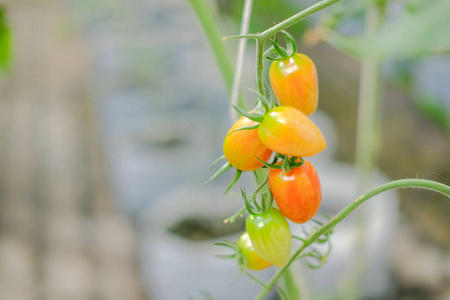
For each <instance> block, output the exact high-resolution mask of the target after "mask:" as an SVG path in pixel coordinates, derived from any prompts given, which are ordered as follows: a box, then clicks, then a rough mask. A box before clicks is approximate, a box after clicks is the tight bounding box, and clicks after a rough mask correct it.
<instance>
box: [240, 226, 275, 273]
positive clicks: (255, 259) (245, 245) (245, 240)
mask: <svg viewBox="0 0 450 300" xmlns="http://www.w3.org/2000/svg"><path fill="white" fill-rule="evenodd" d="M237 245H238V247H239V249H241V253H242V255H243V256H244V258H245V265H246V266H247V268H249V269H252V270H262V269H265V268H268V267H270V263H268V262H267V261H265V260H264V259H262V258H261V257H260V256H259V255H258V254H257V253H256V251H255V248H253V245H252V241H251V240H250V237H249V236H248V233H247V231H246V232H244V233H243V234H242V235H241V236H240V237H239V240H238V241H237Z"/></svg>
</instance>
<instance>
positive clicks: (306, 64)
mask: <svg viewBox="0 0 450 300" xmlns="http://www.w3.org/2000/svg"><path fill="white" fill-rule="evenodd" d="M269 77H270V84H271V86H272V90H273V93H274V94H275V96H276V97H277V99H278V102H280V104H281V105H283V106H292V107H295V108H297V109H299V110H300V111H301V112H303V113H304V114H306V115H307V116H308V115H310V114H312V113H313V112H314V111H315V110H316V108H317V102H318V99H319V87H318V82H317V71H316V67H315V65H314V63H313V61H312V60H311V59H310V58H309V57H308V56H306V55H304V54H301V53H295V54H294V55H293V56H291V57H290V58H288V59H286V60H278V61H274V62H273V63H272V65H271V66H270V70H269Z"/></svg>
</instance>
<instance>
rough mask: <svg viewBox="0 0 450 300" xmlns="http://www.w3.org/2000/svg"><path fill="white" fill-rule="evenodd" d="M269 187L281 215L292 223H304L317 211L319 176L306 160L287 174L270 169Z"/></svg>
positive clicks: (319, 193)
mask: <svg viewBox="0 0 450 300" xmlns="http://www.w3.org/2000/svg"><path fill="white" fill-rule="evenodd" d="M269 187H270V191H271V192H272V195H273V198H274V199H275V202H276V203H277V206H278V208H279V209H280V211H281V213H282V214H283V215H284V216H285V217H286V218H288V219H289V220H291V221H293V222H296V223H305V222H307V221H309V220H311V219H312V218H313V217H314V215H315V214H316V213H317V211H318V210H319V206H320V202H321V199H322V192H321V187H320V181H319V176H318V175H317V172H316V169H315V168H314V167H313V165H311V163H309V162H308V161H306V160H305V161H304V164H303V165H302V166H300V167H297V168H293V169H292V170H291V171H290V172H289V173H285V172H284V171H283V169H271V170H270V173H269Z"/></svg>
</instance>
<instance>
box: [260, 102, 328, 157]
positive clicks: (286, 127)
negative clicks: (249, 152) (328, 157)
mask: <svg viewBox="0 0 450 300" xmlns="http://www.w3.org/2000/svg"><path fill="white" fill-rule="evenodd" d="M258 136H259V139H260V141H261V142H262V143H263V144H264V145H266V146H267V148H270V149H272V150H273V151H276V152H278V153H281V154H286V155H293V156H299V157H304V156H312V155H314V154H317V153H319V152H320V151H322V150H324V149H325V148H326V146H327V144H326V142H325V138H324V137H323V135H322V132H320V129H319V128H317V126H316V125H315V124H314V123H313V122H312V121H311V120H310V119H309V118H308V117H307V116H306V115H305V114H304V113H302V112H301V111H299V110H297V109H295V108H293V107H290V106H278V107H275V108H273V109H271V110H270V111H269V112H268V113H267V114H266V115H265V116H264V119H263V121H262V122H261V123H260V124H259V127H258Z"/></svg>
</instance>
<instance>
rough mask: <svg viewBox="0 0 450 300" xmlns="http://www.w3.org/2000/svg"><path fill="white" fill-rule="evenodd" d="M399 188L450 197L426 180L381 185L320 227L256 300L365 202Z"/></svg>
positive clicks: (440, 186) (443, 187) (448, 189)
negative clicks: (306, 252)
mask: <svg viewBox="0 0 450 300" xmlns="http://www.w3.org/2000/svg"><path fill="white" fill-rule="evenodd" d="M398 188H421V189H428V190H431V191H435V192H438V193H441V194H443V195H445V196H447V197H450V186H448V185H445V184H443V183H439V182H436V181H432V180H425V179H400V180H395V181H391V182H388V183H385V184H382V185H379V186H378V187H376V188H374V189H372V190H371V191H369V192H367V193H366V194H364V195H362V196H361V197H359V198H358V199H356V200H355V201H353V202H352V203H351V204H349V205H348V206H347V207H345V208H344V209H343V210H341V211H340V212H339V213H338V214H337V215H336V216H334V217H333V218H332V219H331V220H330V221H329V222H328V223H326V224H325V225H323V226H322V227H320V228H319V229H318V230H317V231H315V232H314V233H312V234H310V235H309V236H308V238H307V239H306V240H305V241H304V243H303V245H302V246H300V247H299V248H298V249H297V251H295V253H294V254H293V255H292V256H291V258H290V259H289V262H288V263H287V264H286V266H284V267H282V268H280V269H279V270H278V271H277V272H276V273H275V275H274V276H273V277H272V279H271V280H270V281H269V282H268V283H267V284H266V287H265V288H264V290H262V291H261V293H259V294H258V295H257V296H256V298H255V300H257V299H260V300H261V299H263V297H264V296H265V295H266V294H267V293H268V292H269V291H270V290H271V289H272V288H273V286H274V285H275V283H276V282H277V281H278V279H279V278H280V277H281V275H283V273H284V272H285V271H286V269H287V268H288V267H289V266H290V265H291V264H292V262H293V261H294V260H295V259H296V258H297V257H298V256H299V255H300V253H302V251H303V250H304V249H305V248H307V247H308V246H309V245H311V244H313V243H314V242H315V241H316V240H317V239H319V238H320V236H322V235H323V234H326V233H327V232H329V231H330V230H332V229H333V228H334V227H335V226H336V225H337V224H339V223H340V222H342V221H343V220H344V219H345V218H346V217H348V216H349V215H350V214H351V213H352V212H353V211H354V210H355V209H356V208H358V207H359V206H360V205H361V204H363V203H364V202H365V201H367V200H369V199H370V198H372V197H374V196H376V195H378V194H380V193H383V192H385V191H388V190H392V189H398Z"/></svg>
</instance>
